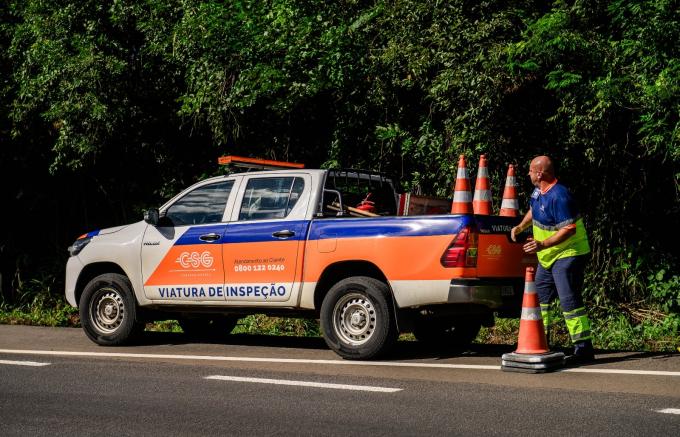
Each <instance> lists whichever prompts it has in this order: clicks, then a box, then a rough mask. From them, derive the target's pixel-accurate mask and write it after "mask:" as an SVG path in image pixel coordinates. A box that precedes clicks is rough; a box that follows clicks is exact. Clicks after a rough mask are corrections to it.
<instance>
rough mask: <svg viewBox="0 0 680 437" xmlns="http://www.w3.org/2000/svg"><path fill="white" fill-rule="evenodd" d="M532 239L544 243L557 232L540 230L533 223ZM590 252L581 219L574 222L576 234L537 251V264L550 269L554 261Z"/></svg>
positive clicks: (537, 224) (538, 225)
mask: <svg viewBox="0 0 680 437" xmlns="http://www.w3.org/2000/svg"><path fill="white" fill-rule="evenodd" d="M533 232H534V238H535V239H536V240H538V241H544V240H546V239H548V238H550V237H552V236H553V235H555V234H556V233H557V230H546V229H541V227H540V224H539V223H537V222H536V221H534V224H533ZM589 252H590V245H589V244H588V236H587V235H586V228H585V225H584V224H583V219H578V220H577V221H576V233H575V234H574V235H572V236H571V237H569V238H567V239H566V240H565V241H563V242H561V243H560V244H558V245H555V246H552V247H549V248H547V249H543V250H541V251H539V252H538V253H537V254H536V255H537V256H538V262H540V263H541V265H542V266H543V268H546V269H547V268H550V266H552V265H553V263H554V262H555V261H557V260H558V259H560V258H567V257H570V256H577V255H585V254H586V253H589Z"/></svg>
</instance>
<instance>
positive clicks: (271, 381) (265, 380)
mask: <svg viewBox="0 0 680 437" xmlns="http://www.w3.org/2000/svg"><path fill="white" fill-rule="evenodd" d="M205 379H217V380H220V381H234V382H254V383H257V384H274V385H292V386H296V387H316V388H330V389H334V390H355V391H372V392H379V393H395V392H398V391H402V389H400V388H390V387H373V386H370V385H348V384H329V383H324V382H311V381H292V380H288V379H268V378H242V377H239V376H222V375H212V376H206V377H205Z"/></svg>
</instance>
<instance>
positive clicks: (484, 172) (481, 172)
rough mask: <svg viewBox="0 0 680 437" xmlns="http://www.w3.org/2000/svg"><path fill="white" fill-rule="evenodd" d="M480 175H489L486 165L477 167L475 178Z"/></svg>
mask: <svg viewBox="0 0 680 437" xmlns="http://www.w3.org/2000/svg"><path fill="white" fill-rule="evenodd" d="M481 177H489V170H488V169H487V168H486V167H479V171H477V179H479V178H481Z"/></svg>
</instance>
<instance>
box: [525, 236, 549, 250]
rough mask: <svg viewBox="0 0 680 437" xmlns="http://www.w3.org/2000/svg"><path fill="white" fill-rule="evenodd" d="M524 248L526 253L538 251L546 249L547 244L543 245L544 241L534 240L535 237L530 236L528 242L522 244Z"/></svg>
mask: <svg viewBox="0 0 680 437" xmlns="http://www.w3.org/2000/svg"><path fill="white" fill-rule="evenodd" d="M522 249H524V251H525V252H526V253H536V252H538V251H540V250H543V249H545V246H544V245H543V242H542V241H538V240H534V239H533V238H531V237H529V239H528V240H527V242H526V244H524V246H522Z"/></svg>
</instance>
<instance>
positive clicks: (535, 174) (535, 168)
mask: <svg viewBox="0 0 680 437" xmlns="http://www.w3.org/2000/svg"><path fill="white" fill-rule="evenodd" d="M529 178H530V179H531V183H532V184H533V185H534V186H535V187H538V186H539V185H540V183H541V179H543V166H542V165H540V162H535V161H531V165H529Z"/></svg>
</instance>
